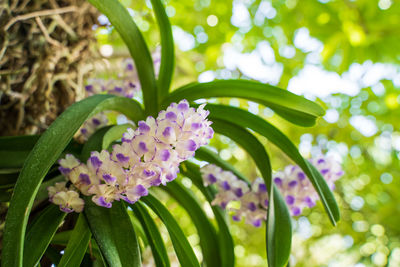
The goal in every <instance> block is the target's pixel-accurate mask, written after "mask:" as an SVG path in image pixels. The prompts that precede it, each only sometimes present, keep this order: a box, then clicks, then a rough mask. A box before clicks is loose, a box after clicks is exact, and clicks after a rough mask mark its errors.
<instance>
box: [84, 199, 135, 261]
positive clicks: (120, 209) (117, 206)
mask: <svg viewBox="0 0 400 267" xmlns="http://www.w3.org/2000/svg"><path fill="white" fill-rule="evenodd" d="M84 214H85V215H86V219H87V221H88V223H89V227H90V230H91V232H92V234H93V236H94V238H95V240H96V242H97V244H98V246H99V248H100V250H101V252H102V254H103V255H104V258H105V260H106V262H107V263H108V264H109V265H110V266H113V267H114V266H116V267H118V266H121V267H122V266H132V267H134V266H141V262H140V249H139V243H138V240H137V237H136V233H135V230H134V228H133V225H132V222H131V220H130V218H129V215H128V213H127V210H126V207H125V204H124V203H123V202H118V201H115V202H114V203H113V205H112V207H111V208H110V209H107V208H104V207H100V206H97V205H96V204H94V203H93V201H92V200H91V198H89V197H85V210H84Z"/></svg>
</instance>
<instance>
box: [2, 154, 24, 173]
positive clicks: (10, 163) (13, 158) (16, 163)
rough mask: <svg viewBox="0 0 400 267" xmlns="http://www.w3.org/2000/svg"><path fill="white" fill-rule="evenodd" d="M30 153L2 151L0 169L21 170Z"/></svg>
mask: <svg viewBox="0 0 400 267" xmlns="http://www.w3.org/2000/svg"><path fill="white" fill-rule="evenodd" d="M29 153H30V151H29V150H25V151H4V150H0V169H2V168H21V167H22V165H23V164H24V162H25V159H26V158H27V157H28V155H29Z"/></svg>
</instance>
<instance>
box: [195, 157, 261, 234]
mask: <svg viewBox="0 0 400 267" xmlns="http://www.w3.org/2000/svg"><path fill="white" fill-rule="evenodd" d="M200 171H201V174H202V178H203V182H204V185H205V186H209V185H212V184H214V185H216V187H217V188H218V194H217V195H216V196H215V198H214V200H213V201H212V203H211V204H212V205H218V206H220V207H221V208H222V209H226V208H227V206H228V204H229V203H231V202H233V201H237V202H239V203H240V208H239V209H236V208H230V210H231V211H233V212H234V215H233V216H232V219H233V220H234V221H241V219H242V217H244V218H245V219H246V223H248V224H252V225H254V226H256V227H259V226H261V222H262V221H263V220H265V219H266V218H267V211H266V210H267V207H268V192H267V187H266V186H265V184H264V182H263V181H262V179H261V178H257V179H256V180H255V181H254V182H253V183H252V184H251V185H250V186H249V185H248V184H247V183H246V182H244V181H242V180H240V179H238V178H237V177H236V175H234V174H233V173H232V172H230V171H224V170H222V169H221V168H220V167H218V166H216V165H214V164H208V165H206V166H204V167H202V168H201V169H200Z"/></svg>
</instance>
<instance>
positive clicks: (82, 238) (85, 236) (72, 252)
mask: <svg viewBox="0 0 400 267" xmlns="http://www.w3.org/2000/svg"><path fill="white" fill-rule="evenodd" d="M91 236H92V233H91V232H90V229H89V227H88V225H87V222H86V219H85V216H84V215H83V214H82V213H81V214H79V217H78V221H77V222H76V224H75V228H74V230H73V231H72V234H71V236H70V238H69V240H68V245H67V247H66V248H65V251H64V255H63V256H62V258H61V260H60V263H59V264H58V265H57V266H58V267H64V266H71V267H75V266H80V264H81V262H82V259H83V256H85V252H86V249H87V247H88V245H89V241H90V237H91Z"/></svg>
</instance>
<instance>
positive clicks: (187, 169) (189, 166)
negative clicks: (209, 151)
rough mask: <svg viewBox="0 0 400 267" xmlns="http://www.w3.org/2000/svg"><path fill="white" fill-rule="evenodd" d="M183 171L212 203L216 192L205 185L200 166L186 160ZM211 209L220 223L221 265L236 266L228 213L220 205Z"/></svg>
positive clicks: (225, 266)
mask: <svg viewBox="0 0 400 267" xmlns="http://www.w3.org/2000/svg"><path fill="white" fill-rule="evenodd" d="M181 173H182V174H183V175H185V176H186V177H188V178H190V179H191V180H192V181H193V184H194V185H196V187H197V188H198V189H199V190H200V191H201V192H202V193H203V195H204V196H205V197H206V199H207V201H208V202H209V203H210V205H211V202H212V201H213V200H214V197H215V193H214V192H213V190H212V188H211V187H205V186H204V185H203V179H202V178H201V174H200V168H199V166H197V165H196V164H194V163H191V162H188V161H185V162H184V163H182V164H181ZM211 209H212V210H213V213H214V215H215V219H216V221H217V224H218V244H219V247H220V251H221V267H233V266H235V253H234V244H233V238H232V236H231V234H230V232H229V227H228V224H227V219H226V214H225V213H224V211H223V210H222V209H221V208H220V207H218V206H213V205H211Z"/></svg>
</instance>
